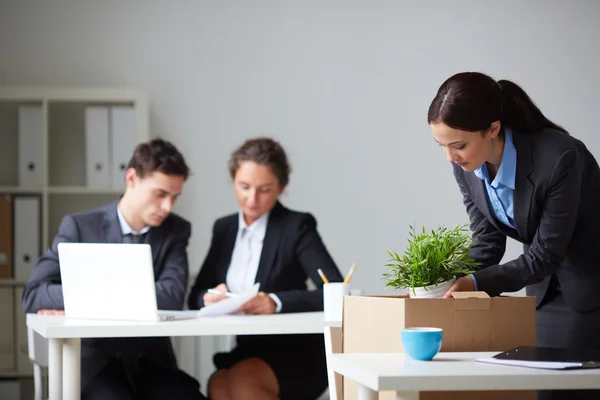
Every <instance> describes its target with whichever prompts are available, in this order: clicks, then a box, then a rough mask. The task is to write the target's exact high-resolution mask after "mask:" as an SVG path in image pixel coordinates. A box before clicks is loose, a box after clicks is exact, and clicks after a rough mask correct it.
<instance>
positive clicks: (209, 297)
mask: <svg viewBox="0 0 600 400" xmlns="http://www.w3.org/2000/svg"><path fill="white" fill-rule="evenodd" d="M213 290H215V291H217V292H221V293H223V294H214V293H209V292H206V293H204V296H203V297H202V300H204V305H205V306H210V305H212V304H215V303H218V302H220V301H221V300H225V299H226V298H227V296H226V295H225V293H227V290H228V289H227V285H226V284H224V283H221V284H220V285H218V286H216V287H214V288H213Z"/></svg>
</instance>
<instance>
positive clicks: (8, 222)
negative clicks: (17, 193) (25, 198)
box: [0, 195, 13, 279]
mask: <svg viewBox="0 0 600 400" xmlns="http://www.w3.org/2000/svg"><path fill="white" fill-rule="evenodd" d="M12 220H13V215H12V199H11V197H10V196H9V195H4V196H0V279H10V278H12V277H13V270H12V269H13V268H12V266H13V263H12V252H13V224H12Z"/></svg>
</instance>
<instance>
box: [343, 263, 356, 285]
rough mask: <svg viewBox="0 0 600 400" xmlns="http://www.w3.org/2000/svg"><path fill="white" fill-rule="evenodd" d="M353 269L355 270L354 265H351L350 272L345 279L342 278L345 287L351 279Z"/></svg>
mask: <svg viewBox="0 0 600 400" xmlns="http://www.w3.org/2000/svg"><path fill="white" fill-rule="evenodd" d="M355 268H356V263H354V264H352V266H351V267H350V270H349V271H348V273H347V274H346V277H345V278H344V284H345V285H347V284H348V283H349V282H350V278H352V273H353V272H354V269H355Z"/></svg>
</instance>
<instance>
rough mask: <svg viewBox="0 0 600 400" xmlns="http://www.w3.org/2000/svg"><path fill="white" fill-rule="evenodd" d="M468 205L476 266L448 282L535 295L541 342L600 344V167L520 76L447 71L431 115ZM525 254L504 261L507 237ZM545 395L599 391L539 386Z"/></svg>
mask: <svg viewBox="0 0 600 400" xmlns="http://www.w3.org/2000/svg"><path fill="white" fill-rule="evenodd" d="M427 122H428V123H429V125H430V127H431V130H432V132H433V136H434V139H435V140H436V141H437V142H438V143H439V144H440V146H441V147H442V148H443V149H444V150H445V153H446V156H447V159H448V161H449V162H451V163H452V166H453V169H454V176H455V178H456V182H457V183H458V186H459V188H460V190H461V192H462V195H463V202H464V204H465V206H466V209H467V213H468V214H469V219H470V226H471V230H472V231H473V237H474V242H473V246H472V248H471V253H470V256H471V257H472V258H473V259H475V260H476V261H479V262H480V263H481V266H482V267H483V268H481V269H480V270H478V271H477V272H475V273H474V274H471V275H469V276H464V277H461V278H459V279H458V280H457V281H456V283H455V284H454V286H453V287H452V288H450V289H449V290H448V292H447V293H446V297H450V295H451V293H452V292H455V291H473V290H481V291H485V292H487V293H488V294H489V295H490V296H497V295H499V294H500V293H502V292H514V291H518V290H520V289H522V288H523V287H526V288H527V289H526V290H527V294H528V295H530V296H535V297H536V305H537V313H536V318H537V345H538V346H545V347H560V348H573V349H577V348H579V349H590V350H597V351H600V209H599V207H600V169H599V167H598V163H597V162H596V160H595V159H594V156H593V155H592V154H591V153H590V152H589V151H588V149H587V148H586V146H585V145H584V144H583V143H582V142H581V141H579V140H577V139H576V138H574V137H572V136H570V135H569V134H568V133H567V131H566V130H565V129H564V128H562V127H561V126H559V125H557V124H555V123H553V122H552V121H550V120H549V119H548V118H546V117H545V116H544V114H543V113H542V112H541V111H540V110H539V108H538V107H537V106H536V105H535V104H534V103H533V101H532V100H531V99H530V98H529V96H528V95H527V94H526V93H525V91H524V90H523V89H521V88H520V87H519V86H518V85H517V84H515V83H513V82H511V81H506V80H501V81H498V82H496V81H495V80H494V79H492V78H491V77H489V76H487V75H484V74H481V73H476V72H464V73H459V74H456V75H454V76H452V77H450V78H449V79H448V80H446V81H445V82H444V83H443V84H442V86H441V87H440V88H439V90H438V92H437V94H436V96H435V98H434V99H433V101H432V103H431V105H430V107H429V112H428V115H427ZM507 237H511V238H513V239H515V240H517V241H519V242H521V243H523V254H522V255H521V256H520V257H518V258H517V259H515V260H512V261H509V262H507V263H504V264H501V263H500V262H501V260H502V258H503V256H504V252H505V248H506V238H507ZM538 398H539V399H553V400H554V399H563V398H564V399H567V398H568V399H574V398H576V399H600V391H541V392H539V395H538Z"/></svg>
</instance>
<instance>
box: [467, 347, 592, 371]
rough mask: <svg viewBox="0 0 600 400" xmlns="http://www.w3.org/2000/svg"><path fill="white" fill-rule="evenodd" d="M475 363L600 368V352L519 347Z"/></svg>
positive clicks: (561, 368) (530, 366) (535, 366)
mask: <svg viewBox="0 0 600 400" xmlns="http://www.w3.org/2000/svg"><path fill="white" fill-rule="evenodd" d="M475 361H477V362H483V363H490V364H500V365H510V366H515V367H527V368H541V369H555V370H566V369H583V368H600V352H599V351H598V350H587V349H561V348H555V347H534V346H519V347H515V348H512V349H510V350H507V351H503V352H501V353H498V354H496V355H495V356H494V357H491V358H478V359H476V360H475Z"/></svg>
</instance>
